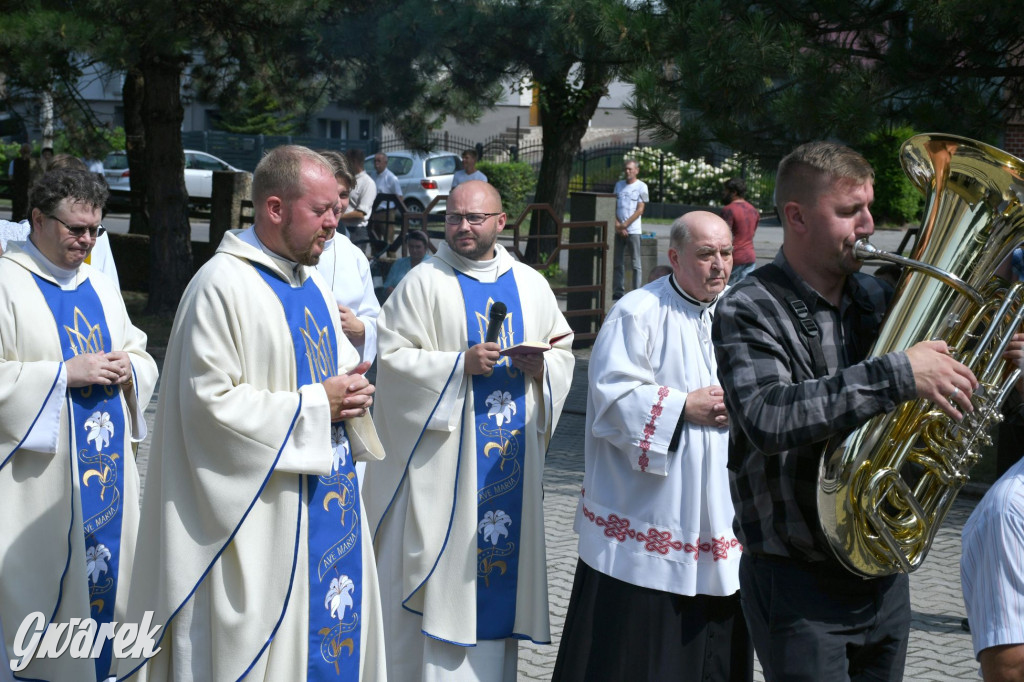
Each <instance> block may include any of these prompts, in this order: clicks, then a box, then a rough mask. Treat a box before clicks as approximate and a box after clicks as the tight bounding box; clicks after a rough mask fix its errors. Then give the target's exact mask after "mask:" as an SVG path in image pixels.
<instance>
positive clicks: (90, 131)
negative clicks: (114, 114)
mask: <svg viewBox="0 0 1024 682" xmlns="http://www.w3.org/2000/svg"><path fill="white" fill-rule="evenodd" d="M124 145H125V135H124V128H121V127H117V128H113V129H107V128H95V127H85V126H76V125H65V127H63V128H61V129H59V130H58V131H57V132H56V134H55V135H54V140H53V150H54V151H55V152H57V153H59V154H70V155H71V156H77V157H78V158H80V159H100V160H102V159H103V157H105V156H106V155H107V154H109V153H110V152H112V151H119V150H122V149H124Z"/></svg>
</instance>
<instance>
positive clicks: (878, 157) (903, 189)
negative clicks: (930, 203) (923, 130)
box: [859, 126, 924, 225]
mask: <svg viewBox="0 0 1024 682" xmlns="http://www.w3.org/2000/svg"><path fill="white" fill-rule="evenodd" d="M914 134H915V131H914V129H913V128H910V127H907V126H904V127H901V128H895V129H893V130H886V131H876V132H874V133H871V134H869V135H868V136H867V137H866V138H865V139H864V141H863V142H862V143H861V144H860V145H859V146H860V152H861V153H862V154H863V155H864V158H865V159H867V160H868V161H869V162H870V163H871V166H872V167H873V168H874V169H875V203H874V205H873V206H872V207H871V213H872V214H873V215H874V217H875V220H876V222H879V223H881V222H889V223H894V224H896V225H903V224H905V223H908V222H910V221H912V220H915V219H916V218H918V216H919V215H920V213H921V209H922V208H923V204H924V197H923V196H922V195H921V192H920V191H918V189H917V188H916V187H914V184H913V183H912V182H910V178H908V177H907V174H906V173H904V172H903V166H902V165H900V147H901V146H902V145H903V143H904V141H906V140H907V139H908V138H910V137H913V136H914Z"/></svg>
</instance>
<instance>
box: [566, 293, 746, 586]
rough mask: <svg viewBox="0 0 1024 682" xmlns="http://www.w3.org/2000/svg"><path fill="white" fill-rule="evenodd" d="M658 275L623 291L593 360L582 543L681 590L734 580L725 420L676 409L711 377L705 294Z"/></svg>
mask: <svg viewBox="0 0 1024 682" xmlns="http://www.w3.org/2000/svg"><path fill="white" fill-rule="evenodd" d="M671 279H672V277H664V278H661V279H659V280H657V281H655V282H653V283H651V284H648V285H647V286H645V287H644V288H643V289H639V290H637V291H634V292H631V293H629V294H627V295H626V296H625V297H624V298H622V299H621V300H620V301H619V302H618V303H616V304H615V307H614V308H612V311H611V313H610V314H609V315H608V317H607V318H605V321H604V324H603V325H602V326H601V332H600V334H599V335H598V337H597V341H596V343H595V344H594V349H593V352H592V353H591V360H590V377H589V379H590V392H589V396H588V399H587V422H586V443H585V453H586V455H585V456H586V471H585V474H584V478H583V490H582V492H581V495H580V502H579V506H578V508H577V512H576V521H575V529H576V532H577V533H579V536H580V537H579V553H580V558H581V559H583V561H585V562H586V563H587V564H588V565H589V566H590V567H591V568H593V569H595V570H597V571H600V572H601V573H604V574H606V575H610V576H612V577H614V578H617V579H619V580H622V581H624V582H628V583H631V584H633V585H638V586H641V587H647V588H651V589H654V590H660V591H662V592H673V593H676V594H682V595H689V596H692V595H695V594H705V595H712V596H726V595H730V594H733V593H734V592H736V591H737V590H738V589H739V577H738V571H739V560H740V553H741V551H742V548H741V547H740V544H739V542H738V541H737V540H736V537H735V535H734V534H733V529H732V523H733V516H734V511H733V506H732V498H731V496H730V493H729V472H728V471H727V469H726V461H727V458H728V449H729V431H728V429H727V428H714V427H709V426H700V425H698V424H694V423H692V422H689V421H684V422H683V424H682V429H681V432H680V437H679V445H678V447H676V448H674V449H670V448H669V446H670V445H671V443H672V439H673V435H674V433H675V432H676V427H677V425H678V424H679V420H680V418H681V416H682V414H683V407H684V404H685V401H686V397H687V394H688V392H690V391H692V390H695V389H698V388H702V387H705V386H710V385H717V383H718V378H717V364H716V362H715V355H714V352H713V349H712V346H711V315H712V314H713V312H714V309H713V306H712V307H708V306H706V305H702V304H700V303H698V302H696V301H694V300H692V299H690V300H687V298H684V297H683V296H681V295H680V293H679V292H677V291H676V289H675V288H674V287H673V282H671V281H670V280H671Z"/></svg>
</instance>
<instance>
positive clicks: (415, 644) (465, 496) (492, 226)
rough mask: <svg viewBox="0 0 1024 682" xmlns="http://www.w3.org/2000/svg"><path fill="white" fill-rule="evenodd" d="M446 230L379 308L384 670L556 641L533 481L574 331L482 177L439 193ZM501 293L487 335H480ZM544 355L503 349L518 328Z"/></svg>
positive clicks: (408, 673) (500, 654) (500, 661)
mask: <svg viewBox="0 0 1024 682" xmlns="http://www.w3.org/2000/svg"><path fill="white" fill-rule="evenodd" d="M446 210H447V213H446V215H445V243H444V244H442V245H441V246H439V247H438V249H437V253H436V254H434V257H433V258H431V259H430V260H429V261H427V262H424V263H421V264H420V265H419V266H417V267H415V268H413V269H412V270H411V271H410V272H409V274H408V275H406V276H405V278H404V279H403V280H402V281H401V282H400V283H399V285H398V287H397V288H396V289H395V291H394V293H393V294H392V295H391V297H390V298H388V300H387V302H386V303H385V304H384V307H383V309H382V310H381V314H380V318H379V324H378V331H379V333H380V337H379V338H380V342H379V347H378V356H377V384H378V388H379V392H378V393H377V404H376V407H375V409H374V419H375V420H376V421H377V423H378V425H379V427H380V433H381V436H382V438H383V444H384V448H385V451H386V452H387V453H388V457H387V458H386V459H384V460H383V461H382V462H375V463H374V464H373V465H372V466H369V467H367V469H366V501H367V512H368V515H369V516H370V520H371V527H372V528H374V529H375V530H374V546H375V547H376V548H377V550H378V556H379V561H378V562H377V570H378V573H379V575H380V584H381V586H382V589H383V590H384V592H383V598H382V603H383V606H384V628H385V633H386V635H387V642H388V648H387V651H388V677H389V678H391V679H393V680H440V679H454V680H487V681H491V680H515V679H516V666H517V660H518V649H519V640H520V639H530V640H532V641H535V642H549V641H551V632H550V622H549V616H548V597H547V565H546V564H547V562H546V560H545V547H544V507H543V503H542V499H541V498H542V486H541V480H542V477H543V473H544V472H543V469H544V453H545V451H546V450H547V445H548V441H549V439H550V437H551V434H552V433H553V432H554V430H555V427H556V426H557V425H558V420H559V417H560V415H561V411H562V405H563V404H564V401H565V398H566V395H567V393H568V391H569V386H570V383H571V379H572V367H573V363H574V359H573V355H572V352H571V351H570V349H571V347H572V332H571V330H570V327H569V325H568V323H567V322H566V321H565V317H564V316H563V315H562V312H561V311H560V309H559V307H558V302H557V301H556V300H555V297H554V295H553V294H552V293H551V287H550V286H549V285H548V283H547V280H545V279H544V278H543V277H542V276H541V275H540V274H539V273H538V272H537V271H536V270H534V269H533V268H531V267H529V266H527V265H524V264H522V263H519V262H518V261H516V260H514V259H513V258H512V257H511V256H510V255H509V253H508V251H506V250H505V248H504V247H503V246H502V245H501V244H498V243H497V238H498V233H499V232H501V230H502V229H503V228H504V226H505V213H504V212H502V210H501V197H500V196H499V195H498V192H497V190H496V189H494V187H492V186H491V185H488V184H487V183H485V182H480V181H477V180H470V181H469V182H466V183H463V184H462V185H459V186H458V187H457V188H456V189H455V191H454V192H452V194H451V196H450V197H449V198H448V201H447V209H446ZM497 302H501V303H504V305H505V307H506V313H507V314H506V315H505V316H504V317H503V318H501V319H500V320H496V322H495V324H494V327H493V330H494V331H495V332H496V333H497V339H498V340H497V341H487V340H486V339H487V330H488V328H490V327H491V326H492V324H491V313H492V312H497V311H494V309H493V306H494V305H497ZM523 340H525V341H535V342H546V343H550V344H551V346H552V347H551V348H550V349H549V350H547V351H546V352H540V351H539V350H538V351H533V352H526V353H524V354H522V355H514V356H508V355H504V356H503V355H501V354H500V351H501V349H502V348H508V347H509V346H512V345H514V344H517V343H519V342H520V341H523Z"/></svg>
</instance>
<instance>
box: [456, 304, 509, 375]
mask: <svg viewBox="0 0 1024 682" xmlns="http://www.w3.org/2000/svg"><path fill="white" fill-rule="evenodd" d="M507 312H508V310H507V308H506V307H505V304H504V303H502V302H501V301H495V302H494V303H492V304H491V313H490V319H489V321H488V323H487V333H486V334H485V335H484V341H483V343H478V344H476V345H475V346H472V347H471V348H470V349H469V350H467V351H466V358H465V368H466V374H468V375H470V376H472V375H475V374H487V373H488V372H490V371H491V370H492V369H494V366H495V365H496V364H498V360H500V359H501V354H500V353H499V351H500V350H501V348H500V347H499V346H498V335H499V334H500V333H501V325H502V324H504V322H505V315H506V314H507Z"/></svg>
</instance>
